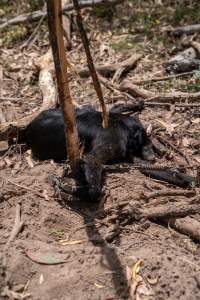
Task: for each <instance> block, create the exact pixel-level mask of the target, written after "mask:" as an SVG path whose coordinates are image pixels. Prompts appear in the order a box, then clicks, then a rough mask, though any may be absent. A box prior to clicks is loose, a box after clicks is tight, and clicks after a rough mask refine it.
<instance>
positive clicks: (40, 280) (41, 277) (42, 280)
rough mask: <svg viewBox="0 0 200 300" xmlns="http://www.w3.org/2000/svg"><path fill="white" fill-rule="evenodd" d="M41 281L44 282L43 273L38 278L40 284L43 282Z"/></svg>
mask: <svg viewBox="0 0 200 300" xmlns="http://www.w3.org/2000/svg"><path fill="white" fill-rule="evenodd" d="M43 282H44V276H43V274H41V275H40V278H39V284H40V285H41V284H43Z"/></svg>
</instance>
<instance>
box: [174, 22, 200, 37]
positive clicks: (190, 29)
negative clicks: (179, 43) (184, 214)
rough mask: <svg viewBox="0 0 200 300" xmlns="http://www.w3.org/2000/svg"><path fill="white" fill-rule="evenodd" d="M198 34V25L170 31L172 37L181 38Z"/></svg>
mask: <svg viewBox="0 0 200 300" xmlns="http://www.w3.org/2000/svg"><path fill="white" fill-rule="evenodd" d="M198 32H200V24H194V25H186V26H180V27H176V28H175V29H174V30H173V31H172V34H173V35H174V36H181V35H183V34H186V35H190V34H193V33H198Z"/></svg>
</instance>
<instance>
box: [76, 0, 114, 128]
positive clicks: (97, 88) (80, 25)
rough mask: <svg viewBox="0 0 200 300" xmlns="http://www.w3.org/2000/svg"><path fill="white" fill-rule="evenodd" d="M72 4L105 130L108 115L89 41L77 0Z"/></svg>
mask: <svg viewBox="0 0 200 300" xmlns="http://www.w3.org/2000/svg"><path fill="white" fill-rule="evenodd" d="M73 3H74V8H75V10H76V20H77V25H78V29H79V33H80V36H81V39H82V42H83V46H84V48H85V53H86V57H87V62H88V68H89V70H90V74H91V76H92V80H93V84H94V88H95V91H96V93H97V96H98V98H99V102H100V104H101V107H102V112H103V127H104V128H106V127H108V113H107V110H106V105H105V103H104V99H103V93H102V89H101V85H100V82H99V79H98V76H97V72H96V70H95V67H94V64H93V60H92V55H91V53H90V47H89V41H88V38H87V34H86V32H85V29H84V26H83V20H82V16H81V12H80V6H79V3H78V1H77V0H73Z"/></svg>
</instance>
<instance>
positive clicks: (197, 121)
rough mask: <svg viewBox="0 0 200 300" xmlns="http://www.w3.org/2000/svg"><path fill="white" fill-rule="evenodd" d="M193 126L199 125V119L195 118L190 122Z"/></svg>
mask: <svg viewBox="0 0 200 300" xmlns="http://www.w3.org/2000/svg"><path fill="white" fill-rule="evenodd" d="M192 123H193V124H199V123H200V118H196V119H194V120H192Z"/></svg>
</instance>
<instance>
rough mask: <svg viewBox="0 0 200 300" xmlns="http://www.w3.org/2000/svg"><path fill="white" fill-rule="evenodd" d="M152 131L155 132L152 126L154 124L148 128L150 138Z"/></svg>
mask: <svg viewBox="0 0 200 300" xmlns="http://www.w3.org/2000/svg"><path fill="white" fill-rule="evenodd" d="M152 130H153V126H152V124H149V126H148V127H147V130H146V132H147V135H148V136H150V135H151V133H152Z"/></svg>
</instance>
